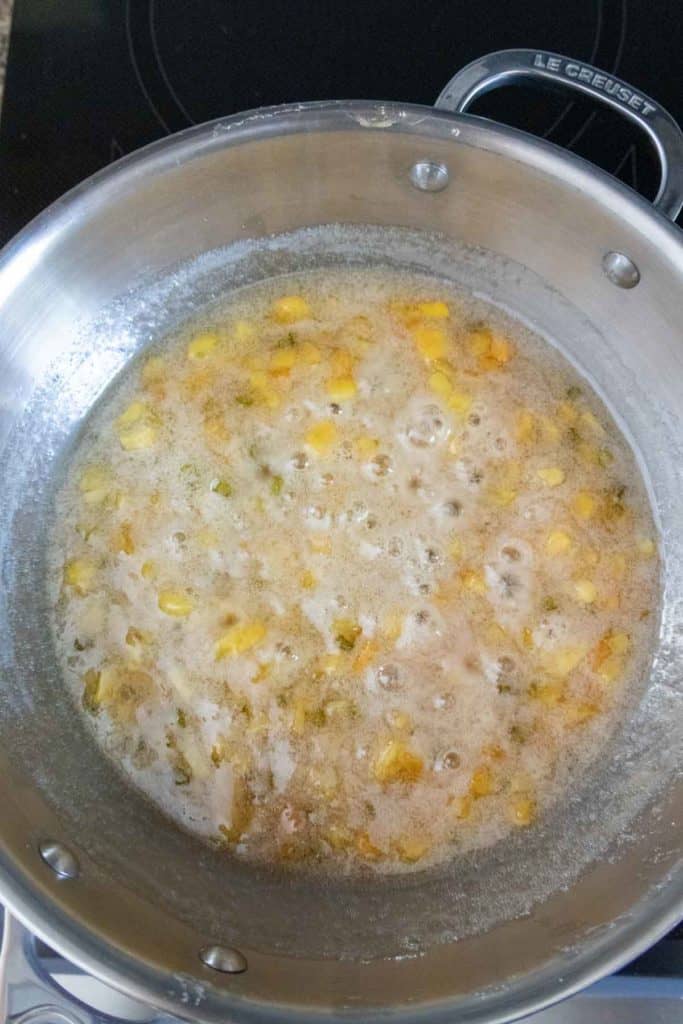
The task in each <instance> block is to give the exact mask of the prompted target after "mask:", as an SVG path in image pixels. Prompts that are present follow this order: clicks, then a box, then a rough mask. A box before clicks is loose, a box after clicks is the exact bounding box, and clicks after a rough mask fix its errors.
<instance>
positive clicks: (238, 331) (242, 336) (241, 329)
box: [232, 320, 256, 343]
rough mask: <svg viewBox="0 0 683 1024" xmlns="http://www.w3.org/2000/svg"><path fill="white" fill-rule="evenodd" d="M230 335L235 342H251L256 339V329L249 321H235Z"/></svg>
mask: <svg viewBox="0 0 683 1024" xmlns="http://www.w3.org/2000/svg"><path fill="white" fill-rule="evenodd" d="M232 335H233V337H234V339H235V341H239V342H243V343H244V342H247V341H253V340H254V338H255V337H256V327H255V326H254V324H252V323H250V321H249V320H237V321H236V322H235V324H234V326H233V328H232Z"/></svg>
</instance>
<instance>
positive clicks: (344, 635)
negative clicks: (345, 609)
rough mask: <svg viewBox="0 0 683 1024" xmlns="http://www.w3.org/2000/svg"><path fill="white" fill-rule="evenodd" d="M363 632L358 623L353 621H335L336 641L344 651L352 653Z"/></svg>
mask: <svg viewBox="0 0 683 1024" xmlns="http://www.w3.org/2000/svg"><path fill="white" fill-rule="evenodd" d="M362 632H363V630H362V629H361V627H360V626H359V625H358V623H356V622H353V620H352V619H335V620H334V622H333V623H332V633H333V635H334V639H335V641H336V643H337V646H338V647H339V649H340V650H342V651H352V650H353V648H354V647H355V645H356V640H357V639H358V637H359V636H360V635H361V633H362Z"/></svg>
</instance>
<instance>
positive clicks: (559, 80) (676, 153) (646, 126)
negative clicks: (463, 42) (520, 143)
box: [435, 50, 683, 220]
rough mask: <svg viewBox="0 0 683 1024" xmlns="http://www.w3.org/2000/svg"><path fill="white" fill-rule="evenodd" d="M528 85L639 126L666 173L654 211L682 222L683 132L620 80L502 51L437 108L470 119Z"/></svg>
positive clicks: (451, 89)
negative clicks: (581, 98) (553, 89)
mask: <svg viewBox="0 0 683 1024" xmlns="http://www.w3.org/2000/svg"><path fill="white" fill-rule="evenodd" d="M525 79H536V80H537V81H541V82H545V83H546V84H551V85H553V86H560V87H562V88H564V89H570V90H574V91H575V92H580V93H583V94H584V95H585V96H590V97H591V98H592V99H595V100H598V101H599V102H600V103H604V104H606V106H608V107H612V109H613V110H617V111H618V112H619V113H620V114H624V115H625V116H626V117H628V118H629V119H630V120H631V121H633V122H634V123H635V124H637V125H638V127H639V128H641V129H642V131H644V132H645V133H646V134H647V135H648V136H649V138H650V141H651V142H652V144H653V146H654V148H655V151H656V153H657V157H658V160H659V165H660V170H661V182H660V185H659V191H658V192H657V195H656V196H655V198H654V202H653V206H654V207H655V209H656V210H659V212H660V213H663V214H664V216H665V217H669V218H671V220H675V219H676V217H677V216H678V214H679V213H680V212H681V208H683V132H681V129H680V128H679V126H678V124H677V123H676V121H675V120H674V119H673V117H672V116H671V114H669V113H668V111H666V110H664V108H663V107H661V106H660V105H659V104H658V103H655V101H654V100H652V99H650V97H649V96H646V95H645V94H644V93H642V92H637V91H636V90H635V89H633V88H632V87H631V86H630V85H627V84H626V82H622V81H621V79H619V78H615V77H614V75H608V74H607V72H604V71H600V70H598V68H594V67H592V65H590V64H584V63H583V62H582V61H578V60H571V58H569V57H562V56H561V55H560V54H558V53H549V52H547V51H545V50H498V51H496V52H495V53H489V54H488V55H487V56H485V57H480V58H479V60H475V61H472V63H471V64H468V65H467V66H466V67H464V68H463V69H462V70H461V71H458V73H457V74H456V75H454V76H453V78H451V80H450V82H449V83H448V85H447V86H446V87H445V89H443V90H442V92H441V94H440V95H439V98H438V99H437V101H436V103H435V106H436V107H438V108H440V109H441V110H451V111H453V112H454V113H459V114H464V113H465V111H466V110H467V108H468V107H469V105H470V104H471V103H472V102H473V101H474V100H476V99H477V97H478V96H482V95H483V94H484V93H485V92H489V91H490V90H491V89H497V88H499V87H500V86H504V85H516V84H520V83H521V82H522V81H524V80H525Z"/></svg>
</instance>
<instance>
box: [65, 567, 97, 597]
mask: <svg viewBox="0 0 683 1024" xmlns="http://www.w3.org/2000/svg"><path fill="white" fill-rule="evenodd" d="M96 571H97V570H96V567H95V566H94V565H93V563H92V562H88V561H86V560H85V559H84V558H72V559H71V561H69V562H67V563H66V565H65V566H64V583H65V584H66V585H67V586H68V587H73V588H74V590H75V591H76V593H77V594H80V595H81V597H83V596H84V595H85V594H87V593H88V591H89V590H90V589H91V587H92V585H93V582H94V579H95V573H96Z"/></svg>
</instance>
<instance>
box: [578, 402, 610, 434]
mask: <svg viewBox="0 0 683 1024" xmlns="http://www.w3.org/2000/svg"><path fill="white" fill-rule="evenodd" d="M581 425H582V426H583V427H587V428H588V429H589V430H590V431H591V432H592V433H593V434H596V435H597V436H598V437H600V436H602V435H603V434H604V433H605V428H604V427H603V425H602V423H601V422H600V420H598V419H597V417H595V416H594V415H593V413H592V412H590V411H589V410H588V409H587V410H586V411H585V412H582V413H581Z"/></svg>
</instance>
